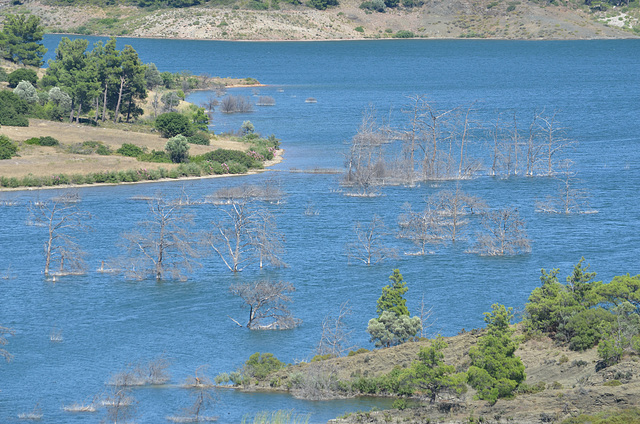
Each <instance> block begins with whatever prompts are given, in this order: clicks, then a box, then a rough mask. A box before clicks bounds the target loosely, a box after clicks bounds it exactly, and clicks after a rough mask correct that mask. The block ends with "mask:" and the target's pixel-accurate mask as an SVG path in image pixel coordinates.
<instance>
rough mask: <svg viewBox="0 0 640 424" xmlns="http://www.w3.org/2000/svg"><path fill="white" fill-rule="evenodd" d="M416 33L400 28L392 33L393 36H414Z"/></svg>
mask: <svg viewBox="0 0 640 424" xmlns="http://www.w3.org/2000/svg"><path fill="white" fill-rule="evenodd" d="M415 36H416V35H415V34H414V33H413V32H412V31H407V30H404V29H402V30H400V31H398V32H396V33H395V34H393V38H414V37H415Z"/></svg>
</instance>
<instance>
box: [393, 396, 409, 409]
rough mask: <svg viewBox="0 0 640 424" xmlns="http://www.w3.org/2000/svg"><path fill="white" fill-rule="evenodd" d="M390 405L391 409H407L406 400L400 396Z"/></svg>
mask: <svg viewBox="0 0 640 424" xmlns="http://www.w3.org/2000/svg"><path fill="white" fill-rule="evenodd" d="M391 407H392V408H393V409H399V410H400V411H404V410H405V409H407V400H406V399H402V398H400V399H396V400H394V401H393V403H392V404H391Z"/></svg>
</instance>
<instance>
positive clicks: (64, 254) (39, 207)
mask: <svg viewBox="0 0 640 424" xmlns="http://www.w3.org/2000/svg"><path fill="white" fill-rule="evenodd" d="M79 201H80V198H79V196H78V195H77V194H75V193H66V194H63V195H62V196H59V197H56V198H53V199H51V200H49V201H35V202H31V203H30V204H29V222H30V223H31V224H33V225H36V226H41V227H45V228H46V229H47V238H46V240H45V242H44V256H45V265H44V274H45V275H46V276H48V275H70V274H83V273H84V269H85V264H84V260H83V259H82V258H83V256H84V255H85V253H84V251H83V250H82V249H81V248H80V245H79V244H78V241H77V234H78V233H79V232H81V231H87V230H89V229H90V227H89V225H88V224H87V221H88V220H90V219H91V215H90V214H89V213H88V212H85V211H83V210H81V209H79V208H78V202H79ZM53 262H58V263H59V268H58V271H55V272H52V271H51V265H52V263H53Z"/></svg>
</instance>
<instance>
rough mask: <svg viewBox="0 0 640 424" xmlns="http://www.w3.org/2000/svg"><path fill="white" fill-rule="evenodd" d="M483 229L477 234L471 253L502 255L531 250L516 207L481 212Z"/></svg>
mask: <svg viewBox="0 0 640 424" xmlns="http://www.w3.org/2000/svg"><path fill="white" fill-rule="evenodd" d="M482 228H483V231H482V232H479V233H478V235H477V241H476V244H475V246H474V248H473V249H472V250H471V252H473V253H478V254H480V255H483V256H504V255H517V254H521V253H528V252H530V251H531V246H530V244H529V239H528V238H527V231H526V229H525V223H524V220H523V219H522V218H520V214H519V213H518V209H517V208H504V209H499V210H494V211H488V212H484V213H483V214H482Z"/></svg>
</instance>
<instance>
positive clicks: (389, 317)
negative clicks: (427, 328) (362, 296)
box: [367, 311, 422, 347]
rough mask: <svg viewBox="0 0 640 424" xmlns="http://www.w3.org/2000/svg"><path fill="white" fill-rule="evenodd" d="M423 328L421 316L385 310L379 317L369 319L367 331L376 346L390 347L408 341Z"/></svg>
mask: <svg viewBox="0 0 640 424" xmlns="http://www.w3.org/2000/svg"><path fill="white" fill-rule="evenodd" d="M421 329H422V322H421V321H420V317H412V318H411V317H409V315H397V314H396V313H395V312H390V311H384V312H382V314H381V315H380V316H379V317H378V318H373V319H371V320H369V325H368V326H367V333H369V334H370V335H371V341H372V342H373V343H375V345H376V347H389V346H395V345H398V344H402V343H405V342H407V341H408V340H410V339H412V338H413V337H415V336H416V334H418V332H419V331H420V330H421Z"/></svg>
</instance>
